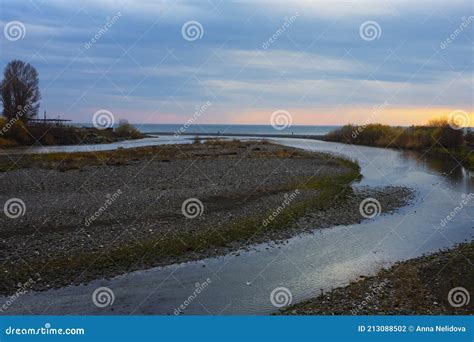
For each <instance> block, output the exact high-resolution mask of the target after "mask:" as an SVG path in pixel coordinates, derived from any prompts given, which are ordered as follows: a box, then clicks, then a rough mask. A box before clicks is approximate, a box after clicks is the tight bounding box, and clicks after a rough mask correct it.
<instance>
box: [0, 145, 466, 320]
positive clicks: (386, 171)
mask: <svg viewBox="0 0 474 342" xmlns="http://www.w3.org/2000/svg"><path fill="white" fill-rule="evenodd" d="M158 140H159V139H158ZM270 140H271V141H272V142H276V143H279V144H284V145H287V146H292V147H297V148H303V149H306V150H311V151H325V152H331V153H338V154H341V155H344V156H346V157H350V158H353V159H357V160H358V162H359V164H360V166H361V173H362V175H363V176H364V177H363V179H362V180H361V182H360V183H358V184H357V185H356V186H390V185H392V186H406V187H410V188H413V189H415V191H416V193H417V197H416V199H415V200H414V202H413V203H412V204H411V205H409V206H406V207H404V208H402V209H401V210H399V211H398V212H397V213H395V214H393V215H382V216H378V217H376V218H374V219H370V220H366V221H364V222H363V223H361V224H357V225H348V226H337V227H333V228H330V229H324V230H317V231H314V232H313V233H310V234H303V235H299V236H297V237H294V238H291V239H289V240H288V241H287V242H286V243H284V244H259V245H255V246H252V248H250V249H245V250H241V251H239V252H238V253H232V254H229V255H226V256H222V257H217V258H209V259H204V260H200V261H197V262H189V263H183V264H175V265H170V266H166V267H156V268H152V269H149V270H145V271H136V272H132V273H129V274H125V275H121V276H118V277H115V278H112V279H102V280H97V281H93V282H91V283H89V284H87V285H81V286H68V287H64V288H61V289H55V290H49V291H45V292H39V293H36V292H29V293H27V294H23V295H21V296H19V298H17V299H16V300H15V301H14V302H13V303H12V304H11V306H9V308H8V311H7V312H6V313H8V314H28V313H32V314H170V315H172V314H174V313H175V312H177V310H176V309H177V308H181V309H180V310H179V311H181V313H183V314H215V315H219V314H270V313H272V312H275V311H277V310H278V308H277V306H275V305H274V304H275V303H272V301H271V299H270V297H271V293H272V291H273V290H275V289H277V288H285V294H286V298H288V301H289V302H291V303H296V302H298V301H301V300H303V299H306V298H309V297H313V296H315V295H318V294H319V293H320V292H321V291H327V290H330V289H331V288H334V287H338V286H342V285H345V284H348V283H349V282H350V281H351V280H355V279H357V278H358V277H360V276H362V275H372V274H374V273H375V272H376V271H377V270H379V269H380V268H382V267H387V266H390V265H392V264H393V263H394V262H396V261H400V260H406V259H410V258H414V257H417V256H420V255H422V254H423V253H431V252H434V251H437V250H439V249H441V248H447V247H451V246H453V245H455V244H456V243H459V242H463V241H466V240H468V241H470V240H471V239H472V236H473V233H474V228H473V226H474V220H473V217H474V203H472V202H469V203H468V204H467V205H465V206H463V208H462V210H459V211H456V214H455V215H454V217H453V218H452V219H451V220H450V221H449V222H447V224H443V223H442V222H443V219H445V218H446V217H447V216H448V215H450V213H451V212H452V211H454V210H455V208H456V207H459V206H460V203H461V202H462V200H463V198H465V197H463V195H466V194H469V193H471V192H473V183H474V179H473V175H472V173H469V172H468V171H466V170H465V169H464V168H462V167H461V166H459V165H452V164H450V163H448V162H446V161H441V160H437V159H435V158H432V157H428V156H422V155H420V154H417V153H409V152H400V151H395V150H388V149H380V148H372V147H364V146H352V145H345V144H339V143H328V142H322V141H314V140H303V139H270ZM181 141H183V142H185V139H181ZM170 142H175V141H174V139H170ZM137 143H140V142H137ZM203 284H206V286H204V287H203ZM99 287H108V288H110V289H111V290H112V292H113V299H114V300H113V304H112V305H108V306H105V307H97V306H96V305H94V303H93V301H92V294H93V292H94V290H96V289H97V288H99ZM197 288H199V289H200V291H199V293H196V292H197V291H196V289H197ZM4 301H6V298H1V299H0V302H4ZM183 307H184V309H183Z"/></svg>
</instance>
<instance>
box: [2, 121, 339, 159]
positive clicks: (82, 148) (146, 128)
mask: <svg viewBox="0 0 474 342" xmlns="http://www.w3.org/2000/svg"><path fill="white" fill-rule="evenodd" d="M75 125H76V126H85V127H91V126H92V125H91V124H75ZM135 126H136V127H137V128H138V129H140V131H141V132H143V133H148V134H150V133H157V132H163V133H164V132H168V133H175V132H177V131H179V129H180V128H181V127H183V125H177V124H176V125H175V124H135ZM338 127H340V126H291V127H289V128H287V129H284V130H276V129H274V128H273V127H272V126H270V125H192V126H189V127H188V128H187V129H186V132H187V133H211V134H212V133H219V134H239V133H246V134H292V133H293V134H295V135H300V134H301V135H324V134H327V133H329V132H331V131H333V130H334V129H337V128H338ZM151 135H152V137H151V138H146V139H140V140H126V141H120V142H116V143H112V144H94V145H71V146H29V147H19V148H9V149H7V150H2V149H0V154H1V153H5V154H35V153H52V152H93V151H107V150H115V149H117V148H133V147H141V146H150V145H163V144H186V143H189V142H191V141H192V139H193V137H192V136H178V137H174V136H169V135H162V136H160V135H157V134H151ZM237 138H239V139H241V138H240V137H237Z"/></svg>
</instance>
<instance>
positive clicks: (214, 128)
mask: <svg viewBox="0 0 474 342" xmlns="http://www.w3.org/2000/svg"><path fill="white" fill-rule="evenodd" d="M74 125H76V126H85V127H92V125H91V124H74ZM134 126H135V127H137V128H138V129H139V130H140V131H141V132H143V133H155V132H169V133H175V132H178V131H179V130H180V128H183V127H184V126H183V125H180V124H134ZM338 127H340V126H302V125H296V126H294V125H292V126H290V127H288V128H285V129H282V130H277V129H275V128H273V127H272V126H271V125H190V126H189V127H186V129H185V131H186V132H187V133H221V134H232V133H247V134H291V133H294V134H306V135H322V134H326V133H329V132H330V131H332V130H334V129H336V128H338Z"/></svg>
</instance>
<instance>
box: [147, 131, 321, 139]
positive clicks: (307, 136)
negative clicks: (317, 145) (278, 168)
mask: <svg viewBox="0 0 474 342" xmlns="http://www.w3.org/2000/svg"><path fill="white" fill-rule="evenodd" d="M147 134H149V135H166V136H170V135H178V136H179V135H185V136H198V137H226V138H227V137H255V138H294V139H313V140H324V139H325V138H324V137H325V136H324V135H311V134H267V133H260V134H259V133H220V132H217V133H202V132H199V133H198V132H196V133H193V132H185V133H180V134H176V133H174V132H147Z"/></svg>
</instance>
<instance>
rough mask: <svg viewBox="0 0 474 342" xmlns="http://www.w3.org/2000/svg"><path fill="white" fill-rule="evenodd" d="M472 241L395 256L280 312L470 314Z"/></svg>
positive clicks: (473, 270)
mask: <svg viewBox="0 0 474 342" xmlns="http://www.w3.org/2000/svg"><path fill="white" fill-rule="evenodd" d="M473 265H474V242H470V243H465V244H462V245H458V246H456V247H455V248H452V249H449V250H443V251H440V252H438V253H435V254H432V255H427V256H422V257H419V258H416V259H411V260H408V261H404V262H399V263H397V264H395V265H394V266H393V267H391V268H389V269H384V270H382V271H380V272H379V273H378V274H377V275H376V276H373V277H367V278H365V277H361V279H359V280H358V281H356V282H353V283H351V284H350V285H348V286H346V287H341V288H337V289H334V290H333V291H331V292H328V293H325V294H322V295H320V296H318V297H316V298H313V299H310V300H308V301H304V302H302V303H299V304H296V305H294V306H291V307H289V308H286V309H284V310H283V311H281V312H280V313H281V314H284V315H472V314H473V312H474V301H473V300H472V299H471V298H470V297H471V296H472V294H473V293H474V286H473V284H474V282H473V280H474V267H473Z"/></svg>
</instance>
